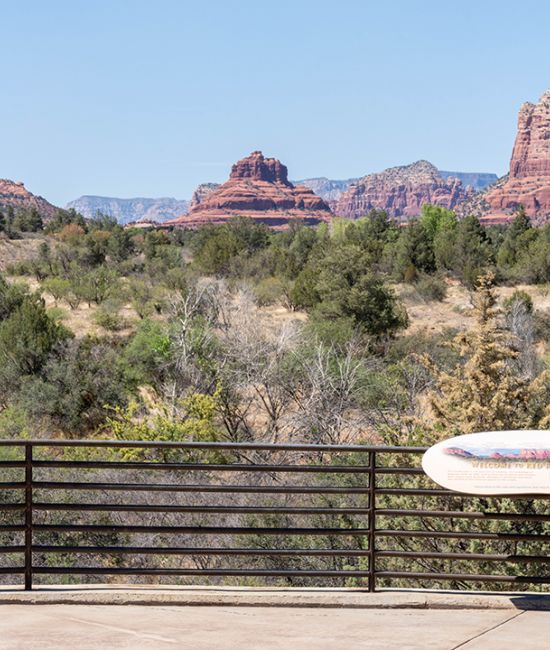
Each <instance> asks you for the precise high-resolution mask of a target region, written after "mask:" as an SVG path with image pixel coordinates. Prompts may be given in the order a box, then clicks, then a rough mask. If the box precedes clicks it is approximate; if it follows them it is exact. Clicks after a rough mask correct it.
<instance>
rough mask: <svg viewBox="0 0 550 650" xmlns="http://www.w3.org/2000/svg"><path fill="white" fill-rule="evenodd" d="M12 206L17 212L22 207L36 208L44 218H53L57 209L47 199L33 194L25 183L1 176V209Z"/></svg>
mask: <svg viewBox="0 0 550 650" xmlns="http://www.w3.org/2000/svg"><path fill="white" fill-rule="evenodd" d="M10 206H11V207H12V208H13V209H14V210H15V211H16V212H17V210H19V209H21V208H36V209H37V210H38V212H39V213H40V216H41V217H42V218H43V219H51V218H52V217H53V216H54V214H55V212H56V210H57V208H56V207H55V206H53V205H52V204H51V203H48V201H46V199H43V198H42V197H41V196H35V195H34V194H31V193H30V192H29V191H28V190H27V189H26V188H25V186H24V185H23V183H15V182H14V181H10V180H7V179H5V178H0V210H2V209H3V208H7V207H10Z"/></svg>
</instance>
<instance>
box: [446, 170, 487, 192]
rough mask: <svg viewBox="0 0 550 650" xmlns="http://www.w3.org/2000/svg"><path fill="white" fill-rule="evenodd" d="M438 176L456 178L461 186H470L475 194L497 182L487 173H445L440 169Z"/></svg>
mask: <svg viewBox="0 0 550 650" xmlns="http://www.w3.org/2000/svg"><path fill="white" fill-rule="evenodd" d="M439 174H440V175H441V177H442V178H445V179H447V178H451V177H453V178H458V180H459V181H460V182H461V183H462V185H464V186H465V187H467V186H468V185H470V186H471V187H473V188H474V190H475V191H476V192H479V191H480V190H484V189H485V188H486V187H489V185H492V184H493V183H496V182H497V181H498V176H497V175H496V174H490V173H487V172H445V171H443V170H442V169H440V170H439Z"/></svg>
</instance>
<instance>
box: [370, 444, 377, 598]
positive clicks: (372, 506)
mask: <svg viewBox="0 0 550 650" xmlns="http://www.w3.org/2000/svg"><path fill="white" fill-rule="evenodd" d="M368 523H369V556H368V557H369V591H370V592H373V591H376V452H375V451H370V452H369V515H368Z"/></svg>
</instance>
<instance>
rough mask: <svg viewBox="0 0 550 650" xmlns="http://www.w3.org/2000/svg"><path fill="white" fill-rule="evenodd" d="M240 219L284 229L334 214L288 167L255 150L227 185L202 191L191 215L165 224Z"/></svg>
mask: <svg viewBox="0 0 550 650" xmlns="http://www.w3.org/2000/svg"><path fill="white" fill-rule="evenodd" d="M239 216H242V217H251V218H253V219H255V220H256V221H259V222H262V223H265V224H267V225H269V226H271V227H273V228H285V227H287V226H288V223H289V221H292V220H293V219H302V220H303V221H305V222H306V223H309V224H315V223H319V222H321V221H328V220H329V219H330V218H331V216H332V214H331V211H330V208H329V206H328V205H327V204H326V202H325V201H323V199H322V198H320V197H319V196H317V195H316V194H314V193H313V192H312V191H311V190H310V189H309V188H308V187H304V186H303V185H302V186H300V185H298V186H295V185H293V184H292V183H291V182H290V181H289V180H288V172H287V168H286V167H285V166H284V165H283V164H282V163H281V162H280V161H279V160H276V159H275V158H265V157H264V156H263V154H262V152H261V151H254V152H253V153H251V154H250V156H247V157H246V158H243V159H242V160H239V161H238V162H237V163H235V164H234V165H233V167H232V169H231V174H230V176H229V180H228V181H227V182H225V183H223V185H220V186H219V187H217V188H215V189H213V190H212V191H210V192H202V195H201V196H200V200H199V202H198V203H196V202H195V204H194V206H193V207H192V208H191V210H190V211H189V214H188V215H186V216H182V217H179V218H178V219H174V220H171V221H168V222H166V223H165V225H170V226H171V225H175V226H182V227H188V228H197V227H199V226H201V225H203V224H207V223H224V222H225V221H227V219H228V218H232V217H239Z"/></svg>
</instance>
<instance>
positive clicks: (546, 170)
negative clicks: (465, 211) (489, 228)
mask: <svg viewBox="0 0 550 650" xmlns="http://www.w3.org/2000/svg"><path fill="white" fill-rule="evenodd" d="M485 198H486V201H487V203H488V204H489V213H488V214H487V215H486V216H485V217H484V221H490V220H492V221H496V220H498V219H499V218H500V219H501V220H507V219H508V218H510V216H511V215H512V214H513V213H514V212H515V211H516V210H517V209H518V207H519V206H520V205H523V207H524V208H525V212H526V213H527V214H528V215H529V216H530V217H532V218H533V219H534V220H535V221H536V222H537V221H538V222H544V221H546V220H547V218H548V217H550V90H547V91H546V92H545V93H544V95H543V96H542V97H541V98H540V101H539V102H538V104H531V103H529V102H527V103H525V104H523V106H522V107H521V109H520V111H519V117H518V131H517V135H516V141H515V144H514V149H513V151H512V158H511V160H510V174H509V177H508V179H507V180H506V182H504V183H503V184H501V185H500V186H499V187H496V188H495V189H493V190H491V191H489V192H488V193H487V196H486V197H485Z"/></svg>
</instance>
